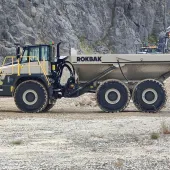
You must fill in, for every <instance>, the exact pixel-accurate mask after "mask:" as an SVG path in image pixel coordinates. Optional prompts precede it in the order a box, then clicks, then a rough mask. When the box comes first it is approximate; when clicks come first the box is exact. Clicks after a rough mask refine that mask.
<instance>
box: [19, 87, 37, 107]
mask: <svg viewBox="0 0 170 170" xmlns="http://www.w3.org/2000/svg"><path fill="white" fill-rule="evenodd" d="M22 99H23V101H24V103H25V104H27V105H34V104H35V103H36V102H37V101H38V94H37V93H36V91H34V90H26V91H25V92H24V93H23V96H22Z"/></svg>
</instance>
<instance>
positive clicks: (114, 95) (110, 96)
mask: <svg viewBox="0 0 170 170" xmlns="http://www.w3.org/2000/svg"><path fill="white" fill-rule="evenodd" d="M120 98H121V94H120V92H119V91H118V90H116V89H109V90H108V91H107V92H106V94H105V100H106V101H107V102H108V103H109V104H116V103H118V102H119V101H120Z"/></svg>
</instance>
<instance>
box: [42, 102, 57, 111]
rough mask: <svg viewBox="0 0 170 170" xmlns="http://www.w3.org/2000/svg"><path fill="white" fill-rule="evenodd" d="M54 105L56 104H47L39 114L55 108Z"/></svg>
mask: <svg viewBox="0 0 170 170" xmlns="http://www.w3.org/2000/svg"><path fill="white" fill-rule="evenodd" d="M55 104H56V101H55V102H54V103H53V104H47V106H46V107H45V109H44V110H42V111H41V112H42V113H45V112H48V111H50V110H51V109H52V108H53V107H54V106H55Z"/></svg>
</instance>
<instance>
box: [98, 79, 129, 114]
mask: <svg viewBox="0 0 170 170" xmlns="http://www.w3.org/2000/svg"><path fill="white" fill-rule="evenodd" d="M96 98H97V103H98V105H99V107H100V108H101V109H102V110H103V111H105V112H112V113H115V112H121V111H123V110H125V108H126V107H127V106H128V104H129V101H130V91H129V89H128V88H127V86H126V85H125V84H124V83H123V82H121V81H119V80H107V81H105V82H103V83H102V84H101V85H100V86H99V87H98V89H97V93H96Z"/></svg>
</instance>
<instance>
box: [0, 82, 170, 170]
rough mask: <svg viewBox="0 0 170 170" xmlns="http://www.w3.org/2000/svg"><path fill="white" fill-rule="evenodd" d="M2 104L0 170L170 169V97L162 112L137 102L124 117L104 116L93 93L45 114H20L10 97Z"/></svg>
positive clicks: (64, 100) (0, 114)
mask: <svg viewBox="0 0 170 170" xmlns="http://www.w3.org/2000/svg"><path fill="white" fill-rule="evenodd" d="M169 85H170V80H168V81H167V82H166V87H169ZM167 89H168V88H167ZM168 95H170V90H168ZM0 103H1V105H0V169H3V170H5V169H12V170H13V169H16V170H18V169H23V170H25V169H30V170H31V169H38V170H41V169H44V170H45V169H49V170H53V169H56V170H70V169H71V170H86V169H88V170H96V169H97V170H98V169H99V170H145V169H147V170H169V169H170V147H169V146H170V134H164V133H163V130H165V129H168V130H169V127H170V113H169V110H170V101H169V99H168V102H167V106H166V108H164V109H163V111H161V112H160V113H158V114H145V113H139V112H137V111H136V109H135V107H134V106H133V104H132V103H130V105H129V107H128V108H127V110H126V112H124V113H118V114H108V113H102V112H101V110H100V109H99V108H98V107H97V106H96V103H95V101H94V96H92V95H89V94H87V95H85V96H82V97H80V98H77V99H74V100H73V99H62V100H60V101H58V103H57V104H56V106H55V107H54V108H53V109H52V110H51V111H50V112H49V113H46V114H24V113H21V112H20V111H19V110H18V109H17V108H16V106H15V104H14V102H13V99H11V98H0ZM152 133H156V134H155V135H156V137H157V138H158V139H155V140H154V139H152V138H151V135H152Z"/></svg>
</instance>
